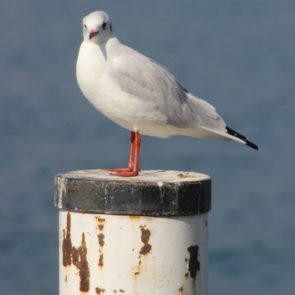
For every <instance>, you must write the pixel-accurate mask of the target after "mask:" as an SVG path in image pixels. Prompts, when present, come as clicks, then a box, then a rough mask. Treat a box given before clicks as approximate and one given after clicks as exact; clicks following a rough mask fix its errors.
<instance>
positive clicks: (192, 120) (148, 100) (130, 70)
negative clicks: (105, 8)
mask: <svg viewBox="0 0 295 295" xmlns="http://www.w3.org/2000/svg"><path fill="white" fill-rule="evenodd" d="M113 68H114V71H113V76H114V78H115V79H116V80H117V83H119V85H120V88H121V90H123V91H125V92H127V93H129V94H131V95H133V96H135V97H137V98H138V99H139V100H141V101H142V103H143V104H145V105H147V104H148V105H149V110H150V111H155V112H158V113H159V114H161V120H162V121H163V120H165V122H166V123H167V124H169V125H172V126H176V127H179V128H192V129H194V128H203V127H204V128H205V129H208V128H209V129H218V130H219V131H224V130H225V123H224V121H223V120H222V118H221V117H220V116H219V115H218V114H217V112H216V109H215V108H214V107H213V106H212V105H211V104H209V103H208V102H206V101H205V100H202V99H199V98H197V97H195V96H193V95H192V94H190V93H188V91H187V90H186V89H185V88H184V87H182V86H181V85H180V84H179V83H178V82H177V80H176V79H175V77H174V76H173V75H172V74H171V73H170V72H169V71H168V70H167V69H166V68H164V67H163V66H161V65H160V64H158V63H156V62H155V61H153V60H152V59H150V58H147V57H146V56H144V55H142V54H140V53H139V52H137V51H135V50H133V49H130V48H127V50H126V53H125V54H123V55H120V56H119V57H117V58H115V59H114V61H113Z"/></svg>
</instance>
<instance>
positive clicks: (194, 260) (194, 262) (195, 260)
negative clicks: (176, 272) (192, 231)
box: [187, 245, 200, 279]
mask: <svg viewBox="0 0 295 295" xmlns="http://www.w3.org/2000/svg"><path fill="white" fill-rule="evenodd" d="M187 250H188V252H189V254H190V257H189V261H188V270H189V273H190V276H191V278H193V279H195V278H196V276H197V272H198V271H199V270H200V261H199V246H197V245H195V246H190V247H188V248H187Z"/></svg>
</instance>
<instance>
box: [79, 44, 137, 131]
mask: <svg viewBox="0 0 295 295" xmlns="http://www.w3.org/2000/svg"><path fill="white" fill-rule="evenodd" d="M93 51H95V52H93ZM93 53H95V54H93ZM93 56H94V57H95V58H89V57H93ZM76 74H77V81H78V85H79V87H80V89H81V91H82V93H83V94H84V96H85V97H86V98H87V100H88V101H89V102H90V103H91V104H92V105H93V106H94V107H95V108H96V109H97V110H98V111H100V112H101V113H103V114H104V115H105V116H106V117H108V118H109V119H111V120H113V121H115V122H116V123H117V124H119V125H120V126H122V127H124V128H127V129H129V130H133V129H134V128H133V124H132V123H131V122H130V120H128V118H129V117H130V116H131V114H132V113H134V111H135V110H134V108H133V107H132V105H131V104H128V97H127V95H125V96H124V95H122V92H121V91H120V89H119V88H118V85H116V83H115V82H114V81H113V80H112V79H111V78H110V76H109V75H108V64H107V63H106V60H105V57H104V56H103V54H100V52H99V48H97V46H96V47H93V48H91V47H90V48H89V46H88V47H84V46H83V44H82V45H81V48H80V52H79V56H78V60H77V69H76Z"/></svg>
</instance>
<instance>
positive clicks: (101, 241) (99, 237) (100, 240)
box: [97, 233, 104, 247]
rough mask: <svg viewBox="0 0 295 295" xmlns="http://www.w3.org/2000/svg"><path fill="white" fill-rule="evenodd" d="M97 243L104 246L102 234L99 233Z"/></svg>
mask: <svg viewBox="0 0 295 295" xmlns="http://www.w3.org/2000/svg"><path fill="white" fill-rule="evenodd" d="M97 237H98V243H99V246H100V247H103V246H104V234H102V233H100V234H99V235H98V236H97Z"/></svg>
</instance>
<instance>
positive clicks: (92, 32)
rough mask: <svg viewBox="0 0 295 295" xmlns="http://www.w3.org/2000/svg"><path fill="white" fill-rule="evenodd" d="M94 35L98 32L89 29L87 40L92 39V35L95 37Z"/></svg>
mask: <svg viewBox="0 0 295 295" xmlns="http://www.w3.org/2000/svg"><path fill="white" fill-rule="evenodd" d="M96 35H98V32H96V31H91V32H90V34H89V40H90V39H92V38H93V37H95V36H96Z"/></svg>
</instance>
